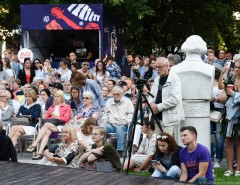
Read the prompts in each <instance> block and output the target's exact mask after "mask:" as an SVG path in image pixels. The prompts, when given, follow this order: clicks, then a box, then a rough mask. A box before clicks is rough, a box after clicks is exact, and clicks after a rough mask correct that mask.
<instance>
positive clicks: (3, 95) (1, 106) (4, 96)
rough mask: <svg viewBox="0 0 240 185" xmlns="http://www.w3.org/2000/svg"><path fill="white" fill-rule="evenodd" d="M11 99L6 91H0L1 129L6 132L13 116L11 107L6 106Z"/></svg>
mask: <svg viewBox="0 0 240 185" xmlns="http://www.w3.org/2000/svg"><path fill="white" fill-rule="evenodd" d="M10 99H11V94H10V92H9V91H7V90H1V91H0V119H1V120H2V122H3V129H5V130H6V128H7V125H8V124H9V123H10V122H11V120H12V116H13V114H14V108H13V106H11V105H9V104H8V101H9V100H10Z"/></svg>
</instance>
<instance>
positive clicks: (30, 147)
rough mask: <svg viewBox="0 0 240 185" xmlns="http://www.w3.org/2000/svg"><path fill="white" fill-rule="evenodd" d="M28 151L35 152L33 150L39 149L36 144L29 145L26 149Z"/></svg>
mask: <svg viewBox="0 0 240 185" xmlns="http://www.w3.org/2000/svg"><path fill="white" fill-rule="evenodd" d="M26 151H27V152H29V153H33V152H36V151H37V147H35V146H32V145H31V146H29V147H28V148H27V149H26Z"/></svg>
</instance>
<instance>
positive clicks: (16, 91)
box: [0, 49, 240, 179]
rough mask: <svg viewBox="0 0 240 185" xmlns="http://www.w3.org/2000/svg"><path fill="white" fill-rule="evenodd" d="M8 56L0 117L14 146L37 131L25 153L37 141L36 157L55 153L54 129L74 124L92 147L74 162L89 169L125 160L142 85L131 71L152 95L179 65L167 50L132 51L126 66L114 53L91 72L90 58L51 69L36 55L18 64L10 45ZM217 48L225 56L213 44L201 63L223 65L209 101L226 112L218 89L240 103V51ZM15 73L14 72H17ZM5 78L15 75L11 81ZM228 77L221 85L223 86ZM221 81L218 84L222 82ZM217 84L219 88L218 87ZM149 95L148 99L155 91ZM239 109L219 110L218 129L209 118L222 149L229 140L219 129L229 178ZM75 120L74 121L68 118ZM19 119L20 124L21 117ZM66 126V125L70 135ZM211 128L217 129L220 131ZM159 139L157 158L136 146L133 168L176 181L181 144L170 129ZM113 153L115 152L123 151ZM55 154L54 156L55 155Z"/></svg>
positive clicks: (158, 108)
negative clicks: (24, 119) (158, 54)
mask: <svg viewBox="0 0 240 185" xmlns="http://www.w3.org/2000/svg"><path fill="white" fill-rule="evenodd" d="M3 53H4V56H5V57H6V59H4V62H2V60H0V61H1V62H2V66H3V67H2V68H0V73H1V74H0V76H1V78H2V81H1V82H0V108H1V113H0V115H1V116H2V121H3V123H4V126H3V128H4V129H6V128H7V127H8V128H10V129H9V133H7V134H8V136H9V137H10V139H11V140H12V143H13V146H15V147H17V146H16V145H17V143H18V142H19V138H20V137H21V136H23V135H34V134H37V135H38V136H37V139H36V140H35V141H34V142H33V143H32V145H31V146H29V147H28V148H27V150H28V151H29V152H33V151H35V150H36V148H37V146H38V145H40V147H39V150H38V151H37V153H36V155H35V156H34V157H33V159H37V160H39V159H41V158H42V157H43V155H44V156H45V155H46V157H47V158H49V157H50V152H54V151H52V150H45V151H46V152H44V149H45V147H46V145H47V143H48V142H49V138H50V137H54V136H55V139H56V138H57V137H56V134H60V133H61V130H62V127H63V126H65V125H67V124H69V125H71V126H72V127H74V128H75V131H76V135H77V136H78V138H77V140H78V143H79V146H82V147H83V148H84V149H85V150H87V152H86V153H85V154H84V155H82V156H79V154H81V152H79V153H78V155H77V158H76V157H75V158H74V159H73V160H74V161H75V162H76V161H77V163H76V164H79V165H74V166H75V167H76V166H78V167H79V166H81V162H83V163H85V164H86V163H89V165H90V166H92V162H93V161H97V160H98V159H100V158H102V159H104V160H107V161H108V160H109V161H110V162H111V164H112V166H113V169H114V170H116V171H119V170H120V165H121V164H120V162H119V157H118V156H117V155H120V156H121V154H122V152H123V151H124V149H125V145H126V143H125V142H126V141H125V139H124V138H125V136H126V135H127V133H128V125H129V124H130V123H131V121H132V115H133V112H134V107H133V105H134V104H135V103H136V98H137V95H138V89H137V88H136V84H135V81H134V80H133V79H134V78H135V77H136V75H135V74H134V73H133V71H132V70H133V69H134V70H136V69H137V70H139V72H140V78H145V79H147V82H146V83H147V88H145V90H144V93H147V92H148V93H149V92H151V89H152V85H153V87H154V88H155V87H157V86H158V85H159V81H160V83H161V84H160V85H161V87H162V86H163V87H164V85H165V83H166V82H168V81H167V79H168V77H169V78H170V77H171V76H172V72H171V69H170V67H171V66H173V65H177V64H178V63H180V62H181V58H180V56H178V55H169V57H168V58H169V61H168V59H167V58H161V63H160V62H159V59H156V58H154V57H153V55H151V56H146V57H141V56H136V57H134V56H133V55H132V54H128V55H126V58H124V60H123V61H124V62H123V63H122V64H120V62H118V61H117V62H116V61H115V59H114V57H112V56H109V57H107V58H106V60H100V59H96V61H95V66H94V67H93V68H91V69H90V68H89V67H90V65H89V62H86V61H85V62H82V63H81V64H80V65H79V64H78V63H76V62H69V60H67V59H64V60H63V61H62V62H61V65H60V66H59V69H53V68H52V67H51V62H50V60H49V59H45V60H44V61H41V60H39V59H34V60H33V62H32V60H31V59H29V58H26V59H25V60H24V63H20V62H18V60H16V55H15V54H14V52H13V53H12V54H13V55H12V56H14V58H10V57H9V56H10V55H9V50H6V51H4V52H3ZM10 53H11V51H10ZM219 53H220V55H221V56H219V58H220V60H217V58H216V57H214V51H213V50H211V51H210V49H208V52H207V53H206V54H205V55H204V59H203V61H204V62H206V63H208V64H209V65H213V66H214V67H215V68H217V67H216V66H215V65H214V64H218V65H220V66H222V69H221V70H220V71H219V73H221V75H220V78H219V80H216V82H215V86H214V91H215V94H214V97H213V99H212V102H213V103H214V105H215V108H221V109H225V107H226V105H225V99H224V98H222V97H221V96H220V94H217V93H216V92H220V89H224V90H222V91H225V92H226V94H227V95H228V96H229V97H230V98H229V99H228V101H227V105H230V107H232V108H233V105H234V103H233V102H230V101H231V100H233V99H234V98H235V99H234V101H238V100H237V97H238V95H239V93H238V91H239V86H240V84H239V83H238V82H239V81H238V78H239V65H240V63H239V61H240V57H239V55H236V56H235V57H234V60H232V59H227V58H226V56H225V51H224V50H220V52H219ZM5 54H6V55H5ZM71 54H74V55H76V54H75V53H74V52H71ZM8 59H9V60H8ZM134 59H135V60H134ZM9 61H10V65H9ZM1 62H0V64H1ZM228 62H230V63H231V65H230V67H228V66H226V64H228ZM81 67H82V68H81ZM80 68H81V69H80ZM10 70H12V73H11V71H10ZM3 71H4V72H3ZM5 71H6V72H5ZM169 71H170V73H169ZM10 73H11V74H10ZM163 73H166V74H169V75H167V76H163V78H162V80H159V81H157V80H155V81H154V78H155V77H159V76H161V75H163ZM12 74H14V75H12ZM8 76H10V78H9V77H8ZM176 76H177V75H174V76H173V77H174V78H176ZM171 78H172V77H171ZM155 79H156V78H155ZM223 80H224V83H222V81H223ZM153 82H154V83H153ZM217 82H218V83H219V84H217ZM230 83H233V85H234V88H233V90H229V89H228V90H227V89H226V88H225V87H227V85H228V84H230ZM217 86H218V87H219V89H216V87H217ZM169 87H170V86H169ZM173 88H176V87H171V89H173ZM5 90H7V91H5ZM164 90H165V89H164V88H161V89H159V88H158V90H157V91H156V92H155V94H156V97H155V98H152V99H154V102H153V105H154V106H153V109H154V112H155V114H156V115H157V118H158V119H159V120H160V121H162V120H161V119H162V118H163V117H164V115H165V112H164V111H165V110H163V108H162V103H163V104H164V103H165V102H164V101H165V98H162V95H164V96H165V95H166V94H164V92H165V91H164ZM178 90H179V89H178ZM222 91H221V92H222ZM8 92H10V93H11V96H9V93H8ZM172 94H174V93H172ZM172 94H171V95H172ZM146 95H147V94H146ZM147 96H148V97H149V96H151V95H147ZM167 98H169V97H167ZM170 98H171V97H170ZM225 98H226V97H225ZM155 99H157V101H155ZM20 105H21V107H20ZM171 106H172V105H170V106H169V107H170V108H171ZM12 107H14V113H12ZM19 107H20V108H19ZM169 107H168V108H169ZM234 108H235V109H234V112H231V111H230V110H231V109H229V107H228V108H227V113H229V112H231V115H228V116H230V117H227V119H225V118H226V114H222V120H223V123H224V124H223V128H220V127H219V125H220V124H219V122H217V123H212V125H213V128H214V127H215V129H216V130H217V133H216V134H215V135H216V139H217V143H221V146H222V145H223V144H224V140H222V139H223V138H222V137H221V138H220V137H219V133H220V132H221V133H222V134H223V136H225V135H226V140H227V146H228V147H227V154H228V155H227V160H228V168H229V169H228V171H226V172H225V174H224V175H225V176H229V175H232V174H233V163H234V160H235V158H236V159H238V158H239V152H236V157H234V156H235V155H234V153H235V151H234V142H233V141H234V139H235V138H237V141H238V140H239V134H238V132H237V131H238V128H239V106H237V107H236V106H235V107H234ZM18 109H19V110H18ZM71 109H72V111H71ZM75 112H76V113H75ZM145 113H146V114H147V116H150V115H149V113H150V111H149V110H148V109H146V112H145ZM163 113H164V114H163ZM9 115H13V116H9ZM24 115H26V116H27V115H28V116H31V119H30V124H28V125H21V124H20V125H19V124H12V123H13V122H12V120H11V118H14V117H15V116H16V117H20V116H24ZM71 115H72V116H71ZM39 118H41V119H40V120H41V121H39ZM70 118H72V120H71V121H70ZM14 123H16V119H15V122H14ZM38 123H39V126H40V127H39V128H38V129H36V128H35V126H36V125H38ZM78 123H81V124H78ZM99 125H101V126H102V127H104V129H105V130H103V129H101V128H98V127H96V129H95V128H94V126H99ZM145 127H146V128H145ZM150 127H151V126H148V125H143V126H142V128H143V129H142V132H143V133H145V134H147V136H146V137H145V136H144V137H143V141H142V143H144V142H145V141H146V140H147V139H149V137H150V136H148V131H147V130H148V129H149V130H151V129H150ZM92 129H93V130H92ZM145 129H146V130H145ZM156 129H157V130H159V128H158V127H157V124H155V130H156ZM65 131H66V130H65ZM68 131H69V130H68V129H67V132H68ZM105 131H106V133H107V136H109V135H111V134H113V133H115V134H116V137H117V145H116V148H112V147H110V145H108V144H107V143H105V142H104V141H103V138H104V136H105ZM145 131H146V132H145ZM155 132H156V131H155ZM212 133H213V134H214V133H215V132H212ZM64 134H65V135H64ZM91 134H92V135H91ZM108 134H109V135H108ZM63 135H64V137H66V135H67V133H62V140H64V138H63ZM155 137H156V141H155V142H156V143H157V144H156V145H157V146H156V147H155V149H156V152H155V154H154V155H153V153H154V152H153V151H152V150H147V151H146V146H143V145H141V144H140V145H139V143H141V141H140V142H139V143H138V144H136V145H135V146H134V147H136V151H137V153H136V154H135V155H133V156H132V158H131V162H130V164H131V165H130V166H131V168H132V169H133V170H136V171H137V170H142V169H148V168H149V166H150V164H151V166H152V168H153V169H154V172H153V175H152V176H154V177H173V178H176V179H177V178H178V176H179V173H175V175H172V171H174V172H177V166H178V167H179V165H178V164H177V163H176V164H175V162H176V161H177V160H176V161H175V157H176V158H177V156H175V153H177V151H176V149H177V148H178V147H177V148H176V146H177V144H176V143H171V144H170V143H168V141H169V140H171V139H172V138H171V137H172V136H170V135H167V134H165V133H162V134H160V136H159V135H158V136H157V135H156V136H155ZM157 137H158V139H157ZM164 138H165V139H164ZM166 138H168V139H166ZM138 140H139V139H138ZM40 141H41V142H40ZM74 142H75V140H74ZM239 143H240V142H237V146H239ZM89 145H91V147H90V148H89V147H88V146H89ZM163 145H164V146H165V147H166V148H165V150H163ZM170 145H174V147H175V150H172V149H169V147H170ZM58 146H60V145H58ZM138 146H139V147H138ZM114 147H115V146H114ZM174 147H173V148H174ZM170 148H171V147H170ZM238 148H239V147H237V149H238ZM47 151H50V152H47ZM55 151H57V150H55ZM115 151H118V153H116V152H115ZM108 152H109V153H110V154H113V156H114V157H109V153H108ZM214 152H215V151H214V150H212V158H213V160H214ZM216 153H217V156H216V157H217V161H215V165H214V167H220V165H221V163H220V162H221V160H222V154H223V150H222V147H219V146H217V148H216ZM115 154H116V155H115ZM139 154H141V155H146V156H144V158H141V159H139V158H137V159H136V158H135V157H136V156H137V155H139ZM170 154H174V156H173V155H171V157H170V159H171V160H173V157H174V161H175V162H172V166H171V165H170V164H169V163H167V162H166V160H167V159H166V157H169V155H170ZM51 155H52V154H51ZM149 156H150V157H149ZM79 158H80V160H79ZM151 158H153V160H157V162H156V163H153V162H150V160H151ZM51 159H52V158H51V157H50V160H51ZM52 160H53V159H52ZM54 160H55V159H54ZM56 160H57V161H55V162H57V163H58V162H59V164H65V161H64V160H62V159H60V158H59V159H56ZM146 161H147V162H146ZM145 162H146V163H145ZM237 163H238V165H237V171H236V172H235V175H236V176H238V175H239V174H240V172H239V170H240V160H237ZM173 164H175V165H173ZM83 166H84V165H83ZM142 167H144V168H142ZM173 168H174V170H173ZM95 169H96V168H95Z"/></svg>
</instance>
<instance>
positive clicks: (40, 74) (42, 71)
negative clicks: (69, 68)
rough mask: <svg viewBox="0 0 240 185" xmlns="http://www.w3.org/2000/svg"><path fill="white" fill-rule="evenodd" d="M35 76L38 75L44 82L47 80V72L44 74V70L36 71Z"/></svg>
mask: <svg viewBox="0 0 240 185" xmlns="http://www.w3.org/2000/svg"><path fill="white" fill-rule="evenodd" d="M35 74H36V76H37V77H39V78H41V79H42V80H44V79H45V72H44V70H43V69H42V70H41V69H37V70H35Z"/></svg>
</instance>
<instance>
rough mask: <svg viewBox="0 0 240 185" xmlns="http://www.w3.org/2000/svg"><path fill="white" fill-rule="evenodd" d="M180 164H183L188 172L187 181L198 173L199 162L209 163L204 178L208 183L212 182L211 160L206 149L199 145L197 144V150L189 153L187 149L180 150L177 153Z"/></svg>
mask: <svg viewBox="0 0 240 185" xmlns="http://www.w3.org/2000/svg"><path fill="white" fill-rule="evenodd" d="M179 158H180V162H181V163H184V164H185V166H186V168H187V171H188V180H190V179H192V178H193V177H194V176H195V175H196V174H197V173H198V172H199V171H198V170H199V163H200V162H209V165H208V169H207V173H206V178H207V179H208V180H210V181H213V172H212V159H211V156H210V153H209V151H208V149H207V148H206V147H205V146H203V145H201V144H199V143H198V144H197V148H196V149H195V150H194V151H193V152H191V153H189V152H188V149H187V147H186V148H183V149H181V151H180V153H179Z"/></svg>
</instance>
